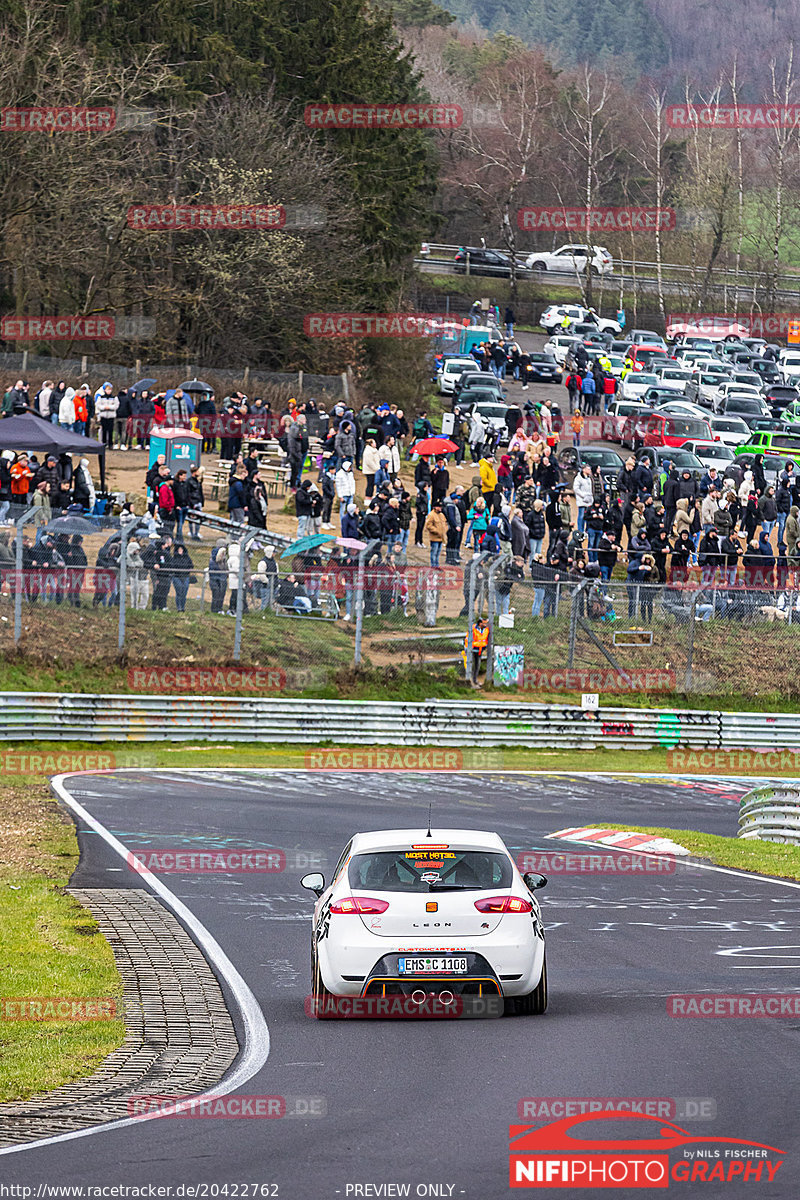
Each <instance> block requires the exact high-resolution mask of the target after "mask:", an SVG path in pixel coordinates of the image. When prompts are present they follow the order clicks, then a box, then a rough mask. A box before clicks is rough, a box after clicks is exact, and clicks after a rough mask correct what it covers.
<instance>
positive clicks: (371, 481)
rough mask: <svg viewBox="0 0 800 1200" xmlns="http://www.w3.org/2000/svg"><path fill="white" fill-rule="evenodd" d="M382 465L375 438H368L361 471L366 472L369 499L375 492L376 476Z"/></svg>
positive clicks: (366, 493)
mask: <svg viewBox="0 0 800 1200" xmlns="http://www.w3.org/2000/svg"><path fill="white" fill-rule="evenodd" d="M380 465H381V459H380V455H379V453H378V449H377V447H376V445H375V438H367V440H366V443H365V445H364V454H363V456H362V458H361V470H362V471H363V472H364V478H365V479H366V481H367V490H366V492H365V495H366V497H367V499H369V497H370V496H371V495H372V493H373V492H374V491H375V475H376V473H377V471H378V469H379V468H380Z"/></svg>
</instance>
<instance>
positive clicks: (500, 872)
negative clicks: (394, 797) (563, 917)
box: [300, 827, 547, 1016]
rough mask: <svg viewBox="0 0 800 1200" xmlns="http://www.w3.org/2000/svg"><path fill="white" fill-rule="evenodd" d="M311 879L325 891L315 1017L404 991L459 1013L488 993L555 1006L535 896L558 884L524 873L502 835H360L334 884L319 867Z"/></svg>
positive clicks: (510, 1004)
mask: <svg viewBox="0 0 800 1200" xmlns="http://www.w3.org/2000/svg"><path fill="white" fill-rule="evenodd" d="M300 883H301V885H302V886H303V887H304V888H307V889H308V890H309V891H311V892H313V893H314V894H315V896H316V897H317V899H316V903H315V905H314V916H313V920H312V923H311V973H312V997H313V1002H314V1015H316V1016H325V1015H334V1016H335V1015H339V1013H340V1012H341V1010H342V1006H339V1007H338V1008H337V1006H336V1004H335V1000H336V998H337V997H340V998H341V997H351V998H361V999H364V1000H373V1001H374V1002H375V1004H376V1012H375V1015H377V1016H380V1015H381V1010H380V1007H379V1004H378V1003H377V1002H379V1001H381V1000H384V1001H385V1000H387V999H388V1000H395V1001H397V1000H398V999H400V998H405V999H406V1001H407V1004H408V1003H411V1004H418V1005H419V1006H420V1008H421V1007H422V1005H424V1004H425V1003H426V1001H429V1000H431V999H434V1000H435V1001H436V1002H437V1003H439V1004H440V1005H442V1006H444V1008H445V1009H446V1010H452V1011H453V1014H454V1015H457V1014H458V1009H459V1003H462V1004H463V1003H464V1002H465V1001H467V1000H468V998H472V997H480V996H485V997H491V996H494V997H497V998H499V999H501V1000H505V1005H506V1011H508V1010H509V1009H510V1010H512V1011H515V1012H517V1013H543V1012H544V1011H545V1009H546V1007H547V965H546V961H545V939H544V926H543V924H542V916H541V910H540V908H539V903H538V901H537V899H536V896H535V895H534V892H535V891H537V890H538V889H539V888H542V887H544V885H545V884H546V883H547V880H546V878H545V877H544V876H543V875H539V874H535V873H530V874H526V875H524V876H523V875H521V874H520V872H519V870H518V869H517V866H516V863H515V862H514V859H513V858H512V856H511V854H510V853H509V851H508V850H507V848H506V846H505V845H504V843H503V842H502V840H501V839H500V837H498V835H497V834H496V833H486V832H481V831H478V830H474V829H437V830H435V832H434V834H433V835H432V834H431V833H430V831H426V830H425V828H424V827H423V828H422V829H386V830H378V831H375V832H371V833H357V834H356V835H355V836H354V837H353V838H351V840H350V841H349V842H348V844H347V845H346V846H345V848H344V850H343V851H342V855H341V858H340V859H339V862H338V863H337V865H336V867H335V869H334V872H333V877H332V878H331V880H330V882H329V883H327V884H326V882H325V879H324V876H322V875H321V874H318V873H316V872H315V873H313V874H310V875H305V876H304V877H303V878H302V879H301V880H300ZM326 1009H327V1010H328V1011H327V1012H326ZM345 1011H346V1009H345ZM385 1011H386V1012H387V1013H388V1014H389V1015H390V1014H391V1011H392V1010H391V1006H390V1005H389V1006H386V1009H385ZM406 1011H407V1005H406Z"/></svg>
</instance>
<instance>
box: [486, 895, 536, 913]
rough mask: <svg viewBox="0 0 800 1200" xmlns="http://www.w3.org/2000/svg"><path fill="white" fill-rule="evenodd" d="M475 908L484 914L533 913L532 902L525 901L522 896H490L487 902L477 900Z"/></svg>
mask: <svg viewBox="0 0 800 1200" xmlns="http://www.w3.org/2000/svg"><path fill="white" fill-rule="evenodd" d="M475 907H476V908H477V910H478V912H482V913H529V912H533V905H532V904H531V902H530V900H523V899H522V898H521V897H520V896H489V897H488V899H486V900H476V901H475Z"/></svg>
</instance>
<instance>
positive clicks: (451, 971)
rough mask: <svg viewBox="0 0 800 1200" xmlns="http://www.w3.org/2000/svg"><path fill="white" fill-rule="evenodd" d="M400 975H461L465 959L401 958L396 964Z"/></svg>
mask: <svg viewBox="0 0 800 1200" xmlns="http://www.w3.org/2000/svg"><path fill="white" fill-rule="evenodd" d="M397 970H398V972H399V974H400V975H430V974H434V973H435V974H442V975H463V974H465V972H466V970H467V960H466V958H401V959H399V960H398V963H397Z"/></svg>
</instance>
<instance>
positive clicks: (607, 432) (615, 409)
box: [603, 400, 650, 442]
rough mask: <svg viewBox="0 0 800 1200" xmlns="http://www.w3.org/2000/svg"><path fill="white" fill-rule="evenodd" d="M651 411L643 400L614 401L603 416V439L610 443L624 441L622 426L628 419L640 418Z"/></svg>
mask: <svg viewBox="0 0 800 1200" xmlns="http://www.w3.org/2000/svg"><path fill="white" fill-rule="evenodd" d="M649 411H650V406H649V405H648V404H643V403H642V402H641V400H612V401H611V403H610V404H609V406H608V409H607V410H606V412H605V413H604V414H603V437H604V438H605V439H606V440H607V441H609V442H620V441H622V426H623V425H624V424H625V422H626V421H627V419H628V417H639V416H643V415H644V414H645V413H648V412H649Z"/></svg>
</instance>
